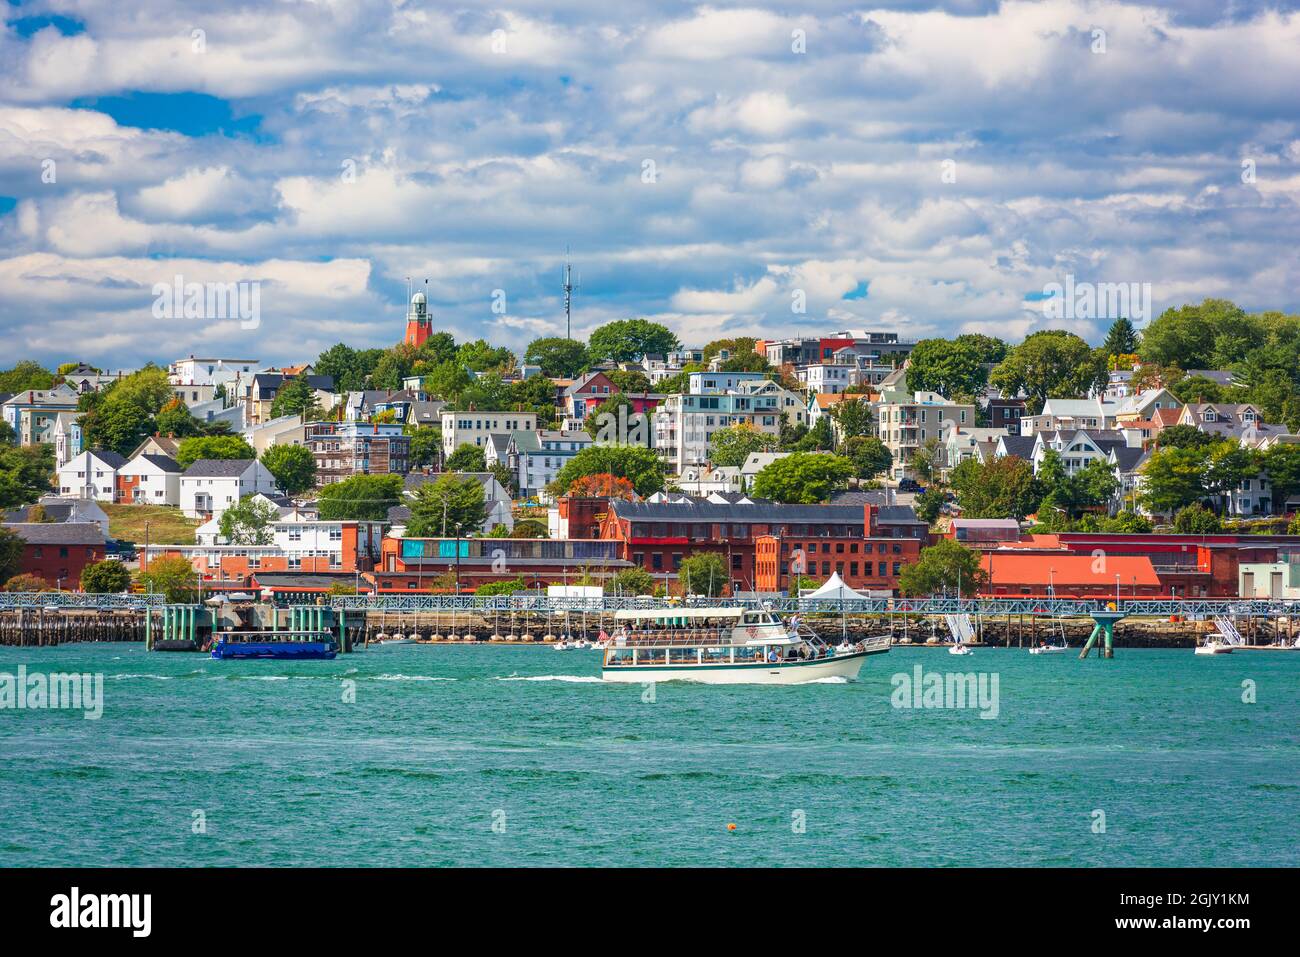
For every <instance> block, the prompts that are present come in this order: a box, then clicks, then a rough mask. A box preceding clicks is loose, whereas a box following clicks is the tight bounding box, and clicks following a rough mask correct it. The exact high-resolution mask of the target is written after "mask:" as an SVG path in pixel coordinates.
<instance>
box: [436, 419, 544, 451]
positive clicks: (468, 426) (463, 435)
mask: <svg viewBox="0 0 1300 957" xmlns="http://www.w3.org/2000/svg"><path fill="white" fill-rule="evenodd" d="M536 430H537V413H536V412H443V413H442V451H443V454H444V455H451V454H452V453H453V452H455V451H456V450H457V449H458V448H460V447H461V446H462V445H475V446H478V447H479V448H483V447H484V446H486V445H487V444H488V437H489V436H491V435H501V434H507V435H508V434H510V433H511V432H535V431H536Z"/></svg>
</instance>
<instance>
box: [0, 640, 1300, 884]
mask: <svg viewBox="0 0 1300 957" xmlns="http://www.w3.org/2000/svg"><path fill="white" fill-rule="evenodd" d="M19 664H26V665H27V666H28V669H29V670H41V671H47V672H48V671H78V672H81V671H85V672H99V673H102V674H103V675H104V678H105V680H104V713H103V717H102V718H101V719H100V720H97V721H88V720H85V719H83V718H82V717H81V715H80V714H79V713H76V712H68V711H16V710H0V812H2V814H3V818H2V820H3V833H2V834H0V865H7V866H13V865H307V864H319V865H355V866H383V865H547V864H559V865H584V864H614V865H686V864H693V865H777V866H782V865H813V866H830V865H855V864H861V865H1069V866H1093V865H1228V866H1237V865H1265V866H1275V865H1288V866H1295V865H1297V864H1300V841H1298V840H1297V831H1296V815H1295V810H1296V800H1297V798H1298V797H1300V731H1298V729H1300V654H1291V653H1276V652H1238V653H1236V654H1232V655H1226V656H1217V657H1213V658H1206V657H1200V658H1197V657H1195V656H1193V655H1192V653H1191V652H1190V651H1186V650H1179V651H1163V650H1135V649H1119V650H1118V651H1117V652H1116V658H1115V659H1114V660H1112V661H1101V660H1098V659H1095V658H1094V659H1090V660H1088V661H1079V660H1077V659H1076V658H1075V656H1074V655H1073V654H1069V655H1051V656H1041V657H1034V656H1031V655H1029V654H1028V653H1027V652H1026V651H1021V650H995V649H982V650H979V651H978V652H977V653H976V654H975V655H974V656H972V657H969V658H964V659H960V658H954V657H952V656H950V655H947V654H945V653H943V652H942V651H936V650H933V649H921V648H913V649H904V648H896V649H895V650H893V651H892V652H891V653H889V654H888V655H884V656H880V657H875V658H871V659H869V660H868V661H867V664H866V666H865V668H864V669H863V674H862V679H861V680H860V681H858V682H855V683H828V684H814V685H804V686H796V687H752V686H732V687H717V686H714V687H708V686H701V685H692V684H682V683H667V684H660V685H658V686H657V687H656V688H655V689H654V696H653V697H654V700H653V701H647V700H643V698H645V697H646V696H647V695H646V692H645V690H644V689H643V688H642V687H641V686H639V685H606V684H603V683H601V682H600V681H599V680H598V678H597V673H598V672H597V654H596V653H593V652H581V651H573V652H556V651H554V650H552V649H550V648H512V647H430V646H405V647H394V648H387V649H382V650H379V649H372V650H370V651H367V652H365V653H362V654H356V655H350V656H342V657H340V658H338V659H337V660H335V661H327V662H299V663H293V664H285V663H280V662H221V661H213V660H211V659H210V658H206V657H204V656H201V655H194V654H159V653H155V654H148V653H146V652H145V651H144V650H143V648H142V647H141V646H138V645H68V646H63V647H60V648H42V649H16V648H0V672H7V673H10V674H13V673H16V670H17V667H18V665H19ZM916 664H921V665H923V666H924V667H925V669H926V670H927V671H940V672H943V671H949V670H951V671H975V672H987V673H991V674H992V673H995V674H997V675H998V677H999V705H1000V713H999V715H998V717H997V718H995V719H991V720H986V719H982V718H980V716H979V715H980V712H979V711H978V710H924V709H923V710H900V709H895V708H893V707H891V703H890V696H891V691H892V690H893V689H892V686H891V683H890V676H891V675H892V674H894V673H896V672H908V673H910V672H911V671H912V668H913V666H914V665H916ZM1247 679H1249V680H1251V681H1253V682H1254V683H1255V688H1256V692H1255V693H1256V695H1257V701H1256V703H1254V704H1246V703H1243V701H1242V694H1243V689H1242V682H1243V681H1244V680H1247ZM349 688H354V689H355V701H352V702H348V701H345V700H344V697H345V693H346V692H347V691H348V689H349ZM1094 810H1099V811H1102V812H1104V814H1105V831H1104V833H1094V827H1095V824H1094V820H1095V818H1094V813H1093V812H1094ZM196 811H201V812H202V813H203V816H204V818H205V820H206V833H194V830H195V826H194V821H195V820H196V818H195V812H196ZM800 821H802V828H800V827H799V823H800ZM494 823H495V824H496V829H494ZM729 823H734V824H735V825H736V828H735V830H728V827H727V825H728V824H729Z"/></svg>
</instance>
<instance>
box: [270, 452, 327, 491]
mask: <svg viewBox="0 0 1300 957" xmlns="http://www.w3.org/2000/svg"><path fill="white" fill-rule="evenodd" d="M262 464H263V465H265V466H266V468H267V471H268V472H270V473H271V474H272V475H273V476H274V477H275V484H276V485H278V486H280V488H281V489H283V490H284V493H285V494H286V495H301V494H302V493H303V492H306V491H307V490H308V489H310V488H312V487H314V486H315V484H316V456H314V455H313V454H312V451H311V449H309V448H307V447H306V446H305V445H273V446H271V447H270V448H269V449H267V450H266V451H265V452H263V453H262Z"/></svg>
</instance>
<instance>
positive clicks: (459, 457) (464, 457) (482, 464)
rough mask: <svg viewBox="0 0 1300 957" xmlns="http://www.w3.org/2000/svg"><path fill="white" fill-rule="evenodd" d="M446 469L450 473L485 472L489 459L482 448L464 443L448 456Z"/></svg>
mask: <svg viewBox="0 0 1300 957" xmlns="http://www.w3.org/2000/svg"><path fill="white" fill-rule="evenodd" d="M446 468H447V471H448V472H485V471H487V458H486V456H485V455H484V453H483V449H482V448H481V447H479V446H477V445H470V444H469V443H464V444H462V445H460V446H458V447H457V449H456V451H455V452H452V453H451V455H449V456H447V465H446Z"/></svg>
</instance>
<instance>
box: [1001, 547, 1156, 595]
mask: <svg viewBox="0 0 1300 957" xmlns="http://www.w3.org/2000/svg"><path fill="white" fill-rule="evenodd" d="M984 570H985V571H986V572H988V573H989V576H990V578H991V580H992V585H993V586H994V587H996V586H998V585H1044V586H1046V585H1055V586H1056V587H1057V588H1062V589H1063V588H1068V587H1072V586H1080V585H1090V586H1093V587H1096V586H1108V587H1112V588H1113V587H1114V585H1115V576H1116V575H1118V576H1119V580H1120V584H1122V585H1123V586H1124V587H1126V588H1131V587H1133V585H1134V584H1137V585H1156V586H1158V585H1159V584H1160V579H1159V578H1158V577H1157V576H1156V570H1155V568H1153V567H1152V565H1151V559H1149V558H1147V557H1146V556H1145V555H1105V556H1102V555H1098V556H1096V557H1095V558H1094V557H1093V556H1092V555H1051V556H1048V555H1036V554H1032V553H1030V554H1018V553H1016V552H1014V551H1008V552H988V553H987V554H986V555H985V556H984ZM1135 579H1136V581H1135Z"/></svg>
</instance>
